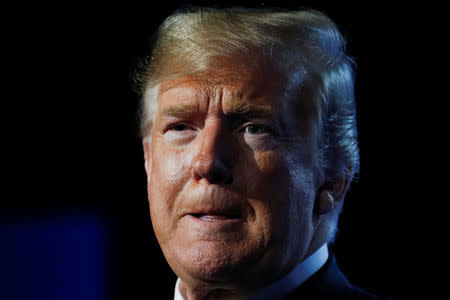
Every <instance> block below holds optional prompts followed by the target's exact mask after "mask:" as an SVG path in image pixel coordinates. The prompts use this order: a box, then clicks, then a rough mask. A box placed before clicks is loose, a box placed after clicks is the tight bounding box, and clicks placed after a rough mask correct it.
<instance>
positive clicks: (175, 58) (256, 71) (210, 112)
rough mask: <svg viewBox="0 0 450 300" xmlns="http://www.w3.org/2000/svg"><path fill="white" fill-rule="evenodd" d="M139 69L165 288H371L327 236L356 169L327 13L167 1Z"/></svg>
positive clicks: (289, 294)
mask: <svg viewBox="0 0 450 300" xmlns="http://www.w3.org/2000/svg"><path fill="white" fill-rule="evenodd" d="M141 79H142V83H143V87H142V92H143V97H142V99H143V102H142V136H143V147H144V153H145V169H146V172H147V179H148V181H147V182H148V199H149V205H150V213H151V219H152V224H153V228H154V231H155V233H156V237H157V239H158V242H159V244H160V245H161V248H162V250H163V253H164V255H165V257H166V259H167V261H168V263H169V265H170V266H171V268H172V269H173V271H174V272H175V273H176V274H177V276H178V277H179V279H178V281H177V283H176V288H175V299H245V298H250V299H284V298H287V299H378V298H376V297H375V296H373V295H370V294H369V293H367V292H366V291H363V290H361V289H358V288H356V287H354V286H352V285H351V284H350V283H349V282H348V281H347V280H346V278H345V277H344V275H343V274H342V273H341V272H340V271H339V269H338V267H337V265H336V262H335V260H334V258H333V256H332V254H331V253H330V252H329V249H328V248H329V247H331V246H330V245H331V242H332V241H333V238H334V234H335V231H336V226H337V220H338V215H339V212H340V211H341V209H342V206H343V202H344V196H345V194H346V191H347V189H348V188H349V185H350V183H351V181H352V179H353V177H354V175H355V174H357V173H358V168H359V153H358V145H357V131H356V120H355V102H354V92H353V82H354V72H353V62H352V59H351V58H350V57H349V56H347V55H346V53H345V45H344V39H343V37H342V36H341V34H340V33H339V31H338V29H337V28H336V26H335V25H334V24H333V22H332V21H331V20H330V19H328V18H327V17H326V16H324V15H323V14H321V13H319V12H316V11H293V12H285V11H270V10H254V9H253V10H247V9H229V10H218V9H195V10H192V11H188V12H180V13H175V14H174V15H172V16H170V17H168V18H167V19H166V20H165V21H164V23H163V24H162V25H161V27H160V28H159V31H158V33H157V37H156V41H155V45H154V49H153V52H152V55H151V58H150V60H149V64H148V67H147V68H146V71H145V73H144V75H143V76H142V78H141Z"/></svg>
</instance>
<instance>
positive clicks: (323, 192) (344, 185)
mask: <svg viewBox="0 0 450 300" xmlns="http://www.w3.org/2000/svg"><path fill="white" fill-rule="evenodd" d="M349 186H350V175H348V174H342V175H341V176H339V177H337V178H336V179H334V180H333V181H332V182H326V183H325V184H324V185H323V186H322V187H321V188H320V189H319V190H318V192H317V196H316V203H315V210H316V213H317V214H319V215H324V214H327V213H329V212H331V211H333V210H334V209H335V208H336V207H337V206H338V205H339V204H340V203H341V202H342V201H343V200H344V197H345V194H346V193H347V190H348V188H349Z"/></svg>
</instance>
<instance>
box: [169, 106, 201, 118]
mask: <svg viewBox="0 0 450 300" xmlns="http://www.w3.org/2000/svg"><path fill="white" fill-rule="evenodd" d="M200 111H201V110H200V107H199V105H198V104H194V103H183V104H179V105H173V106H169V107H166V108H164V109H163V110H162V111H161V115H163V116H171V117H182V116H186V115H191V114H197V113H200Z"/></svg>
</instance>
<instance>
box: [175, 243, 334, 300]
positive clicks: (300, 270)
mask: <svg viewBox="0 0 450 300" xmlns="http://www.w3.org/2000/svg"><path fill="white" fill-rule="evenodd" d="M327 259H328V247H327V244H323V245H322V247H320V248H319V249H318V250H317V251H316V252H314V253H313V254H311V255H310V256H309V257H308V258H306V259H305V260H303V261H302V262H301V263H299V264H298V265H297V266H296V267H295V268H294V269H293V270H292V271H291V272H290V273H289V274H287V275H286V276H284V277H283V278H281V279H280V280H278V281H275V282H274V283H272V284H271V285H269V286H268V287H266V288H264V289H263V290H261V291H260V292H258V293H257V294H256V295H253V296H251V297H250V298H248V300H265V299H279V298H282V297H284V296H286V295H288V294H289V293H290V292H292V291H293V290H295V289H296V288H297V287H298V286H300V285H301V284H302V283H303V282H305V281H306V280H307V279H308V278H310V277H311V276H312V275H313V274H314V273H316V272H317V271H318V270H319V269H320V268H321V267H322V266H323V265H324V264H325V262H326V261H327ZM179 284H180V278H178V279H177V283H176V284H175V296H174V300H184V298H183V296H181V293H180V289H179Z"/></svg>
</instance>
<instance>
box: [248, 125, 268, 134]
mask: <svg viewBox="0 0 450 300" xmlns="http://www.w3.org/2000/svg"><path fill="white" fill-rule="evenodd" d="M268 132H270V129H269V128H267V127H265V126H260V125H254V124H253V125H248V126H246V127H245V133H248V134H252V135H256V134H263V133H268Z"/></svg>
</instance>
